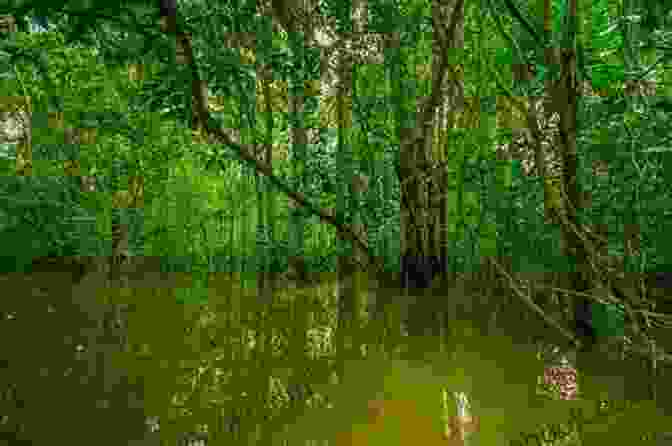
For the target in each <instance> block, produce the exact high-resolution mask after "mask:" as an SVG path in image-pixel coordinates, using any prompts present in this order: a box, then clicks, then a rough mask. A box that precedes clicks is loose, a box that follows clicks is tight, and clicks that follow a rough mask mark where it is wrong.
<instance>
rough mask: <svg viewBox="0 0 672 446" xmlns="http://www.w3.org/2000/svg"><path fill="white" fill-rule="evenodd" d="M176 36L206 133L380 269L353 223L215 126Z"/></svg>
mask: <svg viewBox="0 0 672 446" xmlns="http://www.w3.org/2000/svg"><path fill="white" fill-rule="evenodd" d="M177 38H178V44H179V45H181V47H182V48H181V49H182V50H183V54H184V55H185V57H186V63H187V64H188V65H189V67H190V70H191V76H192V93H193V102H194V103H193V107H194V110H195V112H196V115H197V117H198V120H199V121H200V123H201V124H202V126H203V129H204V130H205V132H206V133H207V135H208V136H214V137H215V139H216V140H217V141H219V142H222V143H224V144H226V145H227V146H229V147H231V148H232V149H233V150H234V152H236V154H237V155H238V156H239V157H240V159H241V160H242V161H244V162H246V163H247V164H249V165H250V166H252V167H253V168H254V169H255V170H256V171H257V172H259V173H261V174H263V175H264V176H266V177H267V178H268V179H269V181H270V182H271V183H272V184H273V185H274V186H275V187H277V188H278V189H279V190H280V191H282V192H284V193H285V194H286V195H287V196H288V197H290V198H291V199H293V200H294V201H295V202H297V203H299V204H301V205H302V206H304V207H305V208H307V209H308V211H310V213H311V214H313V215H316V216H318V217H319V218H320V220H322V221H324V222H325V223H328V224H330V225H332V226H334V227H336V229H337V231H338V233H339V235H342V236H344V237H345V238H347V239H349V240H351V241H352V242H353V243H356V244H357V245H358V246H359V247H360V248H361V249H362V250H363V252H365V253H366V256H367V258H368V264H369V265H371V266H373V267H374V268H375V269H376V270H377V271H378V272H382V271H383V266H382V265H381V263H380V260H378V259H377V257H376V256H374V255H373V254H372V253H371V251H370V250H369V246H368V243H366V242H365V241H364V240H362V239H361V238H360V236H359V234H358V233H357V232H356V231H355V230H354V228H353V227H352V225H348V224H345V223H344V222H342V221H339V220H338V219H337V218H336V216H335V215H334V212H333V211H331V210H329V209H322V208H319V207H317V206H316V205H315V204H313V203H311V202H310V201H309V200H308V198H307V197H306V196H305V195H304V194H303V193H301V192H297V191H295V190H293V189H292V188H290V187H289V186H288V185H287V184H285V182H283V181H282V180H281V179H280V178H278V177H277V176H275V175H274V174H273V168H272V167H271V166H270V165H269V164H267V163H265V162H263V161H261V160H259V159H257V157H256V156H254V153H253V152H252V151H251V150H249V149H247V148H246V147H243V146H241V145H239V144H236V143H235V142H234V141H233V140H232V139H231V137H230V136H229V135H227V134H226V133H225V132H224V131H223V130H222V129H221V128H220V127H219V126H216V125H214V123H215V122H216V121H215V120H214V119H213V118H212V117H211V116H210V113H209V111H208V107H207V99H206V98H205V97H204V96H203V94H202V89H201V88H200V87H199V86H200V85H201V80H200V77H199V74H198V69H197V67H196V65H195V64H194V56H193V48H192V46H191V39H189V38H188V36H187V35H186V34H185V33H183V32H179V31H178V32H177Z"/></svg>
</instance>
